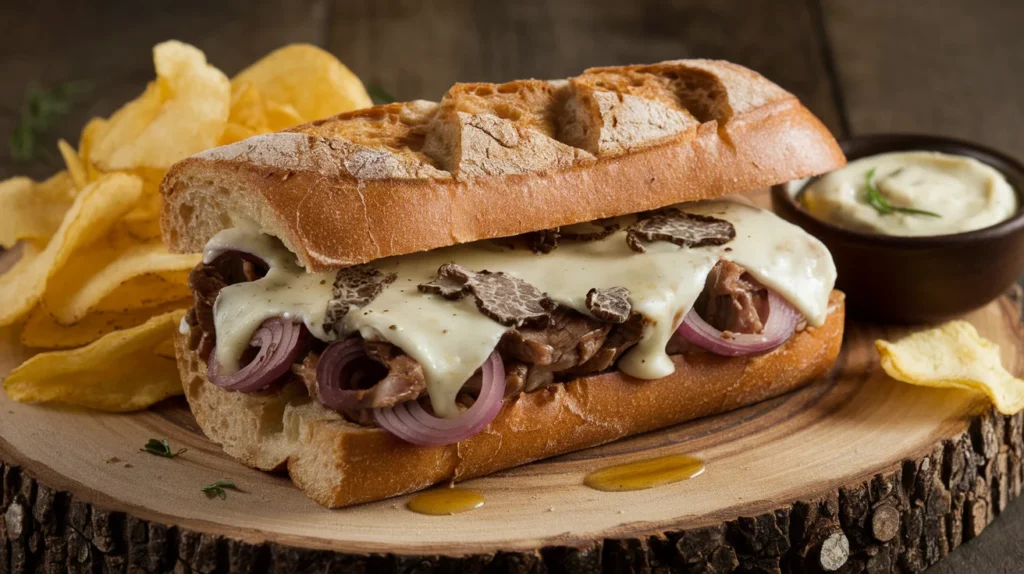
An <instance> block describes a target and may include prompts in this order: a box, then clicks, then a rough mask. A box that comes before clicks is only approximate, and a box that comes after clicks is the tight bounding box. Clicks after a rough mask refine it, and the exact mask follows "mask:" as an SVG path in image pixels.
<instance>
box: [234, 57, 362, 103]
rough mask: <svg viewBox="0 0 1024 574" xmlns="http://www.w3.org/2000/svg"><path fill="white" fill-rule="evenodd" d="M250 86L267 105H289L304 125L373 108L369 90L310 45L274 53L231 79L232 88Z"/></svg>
mask: <svg viewBox="0 0 1024 574" xmlns="http://www.w3.org/2000/svg"><path fill="white" fill-rule="evenodd" d="M244 84H251V85H252V86H254V87H255V88H256V89H257V90H259V92H260V93H261V94H262V95H263V98H264V99H265V101H267V102H277V103H278V104H281V105H284V104H288V105H290V106H292V107H293V108H294V110H295V111H296V112H297V113H298V115H299V116H300V117H301V118H303V121H311V120H318V119H321V118H326V117H329V116H333V115H335V114H340V113H342V112H348V111H351V110H358V109H360V108H366V107H369V106H370V105H372V102H371V101H370V96H369V94H367V93H366V88H365V87H363V83H362V82H360V81H359V78H358V77H356V75H355V74H353V73H352V72H351V71H350V70H349V69H348V68H346V67H345V65H344V64H342V63H341V62H339V61H338V59H337V58H335V57H334V56H333V55H331V54H330V53H329V52H326V51H324V50H321V49H320V48H317V47H316V46H312V45H309V44H293V45H291V46H285V47H284V48H280V49H278V50H274V51H273V52H271V53H270V54H267V55H266V56H264V57H263V59H261V60H259V61H258V62H256V63H255V64H253V65H251V66H249V67H248V68H246V69H244V70H242V71H241V72H239V74H238V75H237V76H235V77H234V78H232V80H231V85H232V87H238V86H242V85H244Z"/></svg>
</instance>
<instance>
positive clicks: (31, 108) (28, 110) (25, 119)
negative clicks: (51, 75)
mask: <svg viewBox="0 0 1024 574" xmlns="http://www.w3.org/2000/svg"><path fill="white" fill-rule="evenodd" d="M91 90H92V84H90V83H89V82H65V83H63V84H60V85H58V86H57V87H56V88H54V89H52V90H44V89H43V88H41V87H40V86H39V85H38V84H29V86H28V87H27V88H26V89H25V98H24V100H23V101H22V104H21V110H20V111H19V113H18V125H16V126H15V127H14V129H13V130H12V131H11V133H10V136H9V138H8V139H9V142H10V145H11V157H12V158H13V159H14V160H15V161H32V160H35V159H38V158H39V157H40V156H43V157H46V158H52V157H53V156H52V155H51V154H41V152H42V151H43V150H42V148H41V144H42V139H43V136H45V135H47V134H49V133H50V132H51V131H52V130H53V128H54V127H55V126H56V125H57V122H58V120H60V119H61V118H63V117H64V116H66V115H67V114H68V113H70V112H71V109H72V107H73V103H74V102H75V101H77V100H79V99H81V98H82V97H83V96H85V95H86V94H88V93H89V92H90V91H91Z"/></svg>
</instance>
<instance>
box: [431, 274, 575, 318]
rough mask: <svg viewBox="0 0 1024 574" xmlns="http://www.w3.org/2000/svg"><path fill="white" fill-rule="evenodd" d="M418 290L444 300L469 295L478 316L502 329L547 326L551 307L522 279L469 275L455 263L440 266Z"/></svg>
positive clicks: (505, 276) (543, 297) (508, 276)
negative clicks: (478, 312) (431, 278)
mask: <svg viewBox="0 0 1024 574" xmlns="http://www.w3.org/2000/svg"><path fill="white" fill-rule="evenodd" d="M419 289H420V291H422V292H424V293H435V294H437V295H440V296H442V297H444V298H445V299H460V298H462V297H464V296H466V295H469V294H472V295H473V296H474V297H475V298H476V306H477V307H478V308H479V309H480V312H482V313H483V314H484V315H487V316H488V317H490V318H491V319H494V320H495V321H497V322H498V323H501V324H502V325H505V326H506V327H520V326H522V325H524V324H530V325H536V326H543V325H547V324H548V322H549V321H550V320H551V310H552V309H553V308H554V307H555V305H554V302H552V301H551V300H550V299H549V298H548V296H547V295H545V294H544V293H543V292H541V291H540V290H539V289H537V288H536V287H534V286H533V285H530V284H529V283H527V282H526V281H523V280H522V279H519V278H517V277H513V276H511V275H507V274H505V273H502V272H500V271H499V272H497V273H491V272H490V271H479V272H477V271H470V270H468V269H466V268H464V267H462V266H460V265H457V264H455V263H445V264H444V265H442V266H441V267H440V268H439V269H438V270H437V279H434V280H433V281H429V282H427V283H422V284H420V286H419Z"/></svg>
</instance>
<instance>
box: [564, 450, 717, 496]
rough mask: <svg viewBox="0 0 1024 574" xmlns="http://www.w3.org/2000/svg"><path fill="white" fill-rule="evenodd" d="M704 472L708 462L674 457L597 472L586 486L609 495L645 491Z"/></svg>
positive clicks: (608, 468) (642, 461)
mask: <svg viewBox="0 0 1024 574" xmlns="http://www.w3.org/2000/svg"><path fill="white" fill-rule="evenodd" d="M702 472H704V461H702V460H701V459H699V458H695V457H692V456H685V455H678V454H672V455H668V456H659V457H657V458H650V459H647V460H640V461H637V462H630V463H627V464H619V465H615V466H609V467H607V468H602V469H600V470H595V471H594V472H591V473H590V474H588V475H587V477H586V478H584V479H583V484H585V485H587V486H589V487H590V488H594V489H597V490H603V491H606V492H621V491H626V490H644V489H647V488H654V487H655V486H661V485H663V484H670V483H673V482H679V481H681V480H687V479H690V478H693V477H695V476H697V475H699V474H701V473H702Z"/></svg>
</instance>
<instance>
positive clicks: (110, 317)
mask: <svg viewBox="0 0 1024 574" xmlns="http://www.w3.org/2000/svg"><path fill="white" fill-rule="evenodd" d="M190 306H192V299H191V298H189V299H181V300H178V301H172V302H170V303H164V304H163V305H159V306H157V307H150V308H145V309H135V310H132V311H128V312H122V311H98V312H95V313H90V314H88V315H86V316H85V317H83V318H82V319H81V320H80V321H78V322H77V323H75V324H73V325H61V324H60V323H58V322H57V321H55V320H54V318H53V317H52V316H50V314H49V313H48V312H47V311H46V308H45V307H42V306H37V307H36V308H35V310H34V311H32V313H31V314H30V315H29V316H28V321H26V322H25V326H24V328H23V329H22V331H21V344H22V345H25V346H26V347H35V348H46V349H67V348H70V347H80V346H82V345H88V344H89V343H92V342H93V341H95V340H97V339H99V338H100V337H102V336H104V335H106V334H107V333H112V332H114V331H118V330H121V329H131V328H132V327H137V326H139V325H141V324H143V323H145V322H146V321H147V320H148V319H149V318H150V317H152V316H154V315H159V314H163V313H168V312H170V311H174V310H177V309H187V308H188V307H190ZM172 353H173V351H172ZM172 358H173V355H172Z"/></svg>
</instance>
